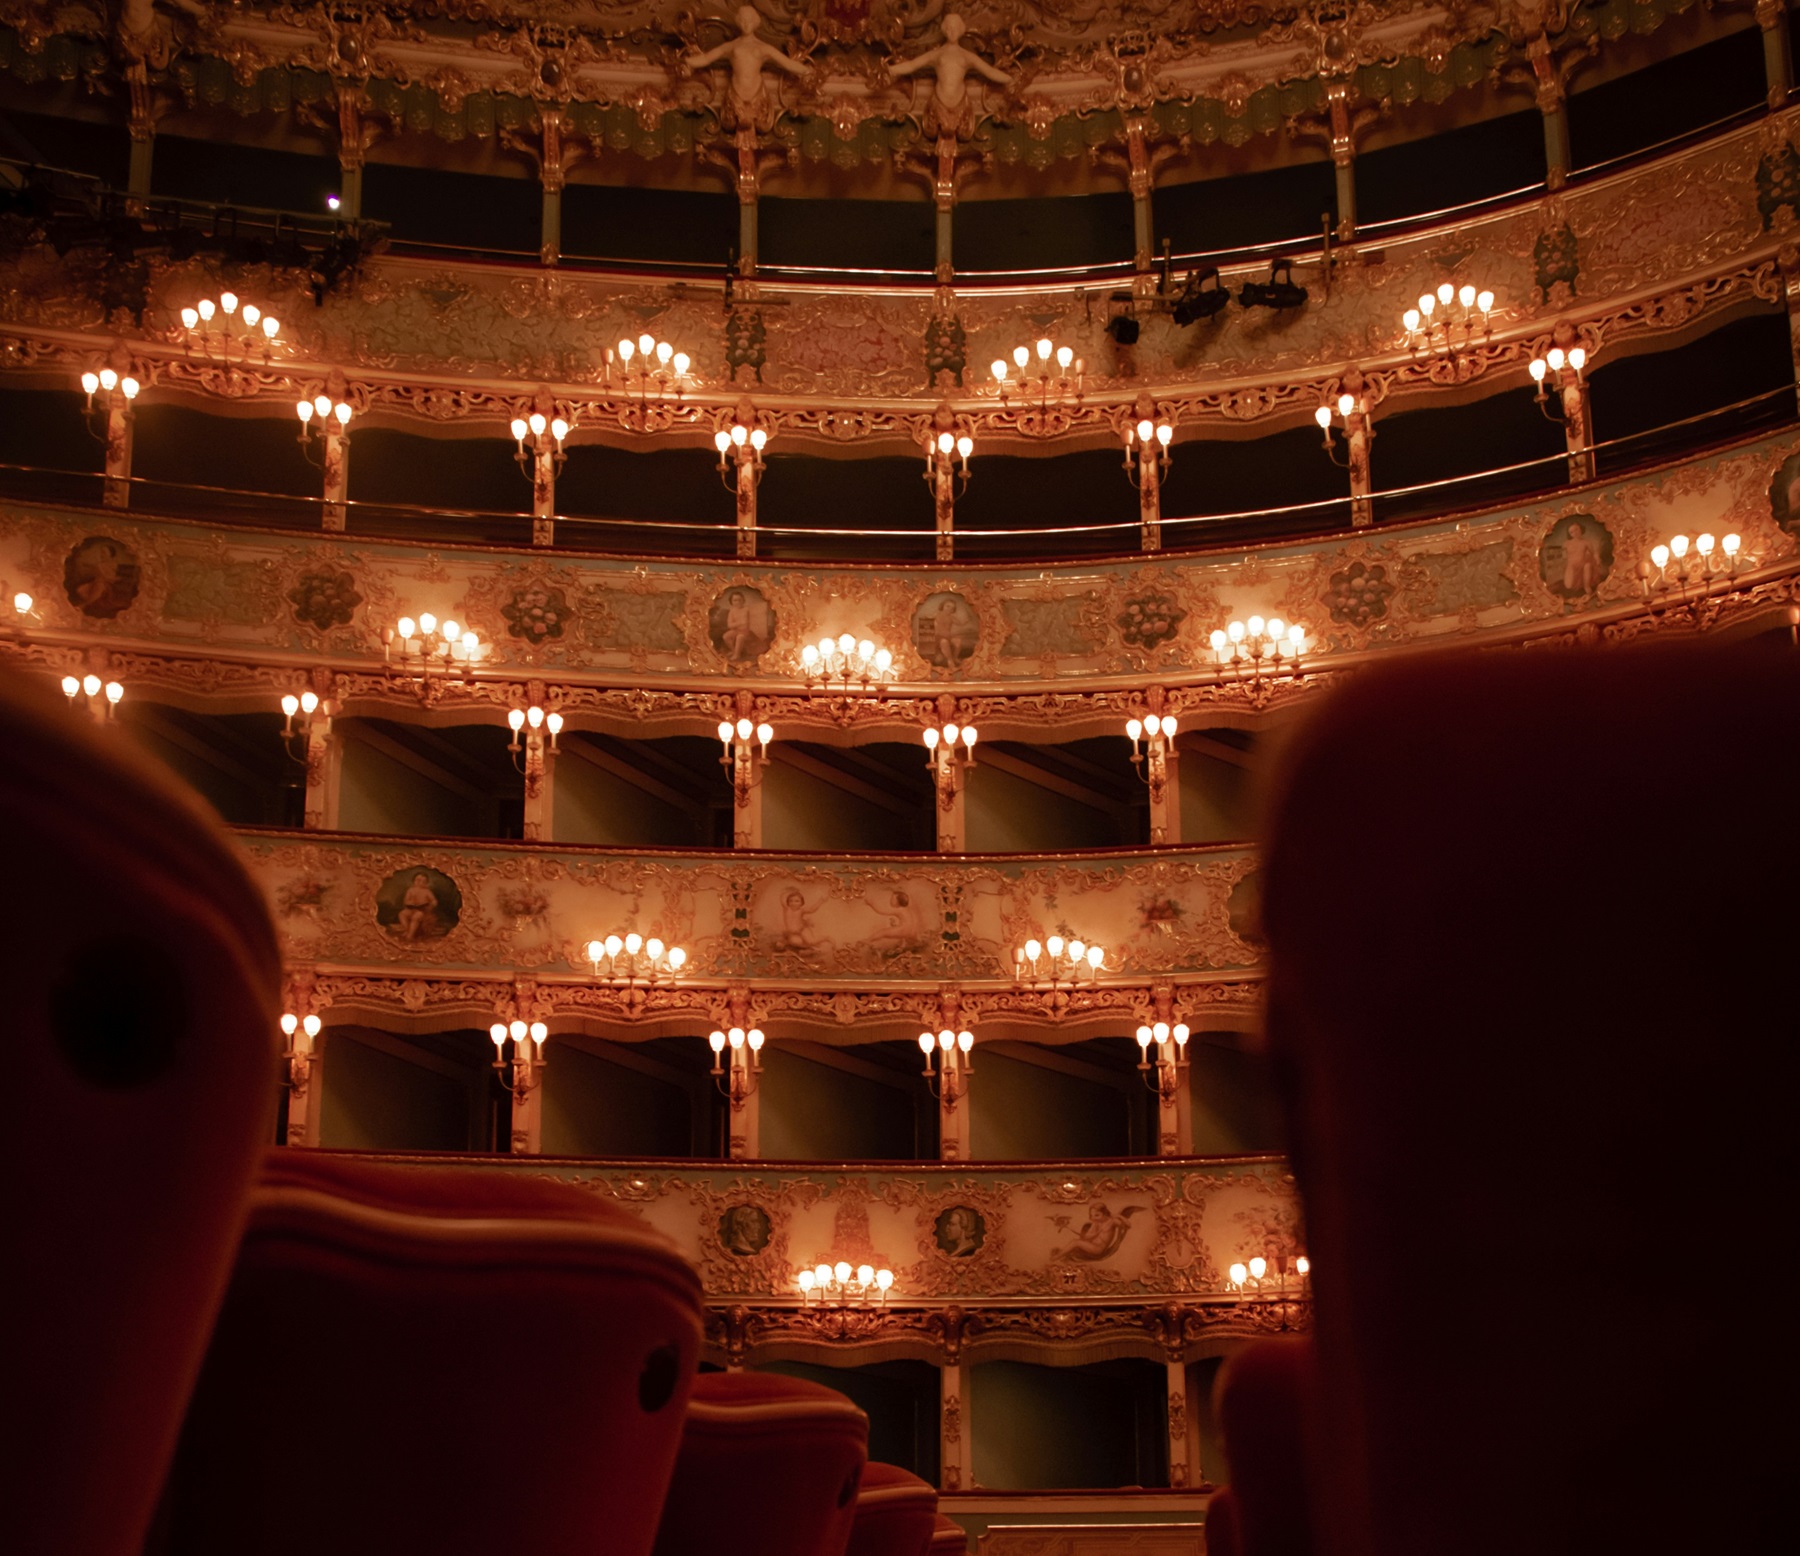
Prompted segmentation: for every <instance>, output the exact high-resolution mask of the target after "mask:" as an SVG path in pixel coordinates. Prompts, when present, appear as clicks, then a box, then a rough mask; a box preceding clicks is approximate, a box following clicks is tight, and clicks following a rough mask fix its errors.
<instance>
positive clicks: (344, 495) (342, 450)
mask: <svg viewBox="0 0 1800 1556" xmlns="http://www.w3.org/2000/svg"><path fill="white" fill-rule="evenodd" d="M294 414H295V415H296V416H298V417H299V418H300V450H301V452H302V453H304V454H305V455H306V457H307V458H308V459H309V460H310V461H312V463H313V464H315V465H317V466H318V467H319V469H320V470H321V471H322V472H323V473H324V477H325V481H324V486H325V506H324V509H323V512H322V515H321V524H322V527H323V528H325V529H328V530H341V529H343V528H344V525H345V523H346V522H347V521H348V518H349V513H350V418H351V416H352V415H353V414H354V412H353V411H352V410H351V406H350V402H349V401H348V400H341V399H337V398H334V397H333V396H332V395H329V394H323V393H321V394H316V395H314V396H313V397H312V398H311V399H310V400H297V401H295V403H294Z"/></svg>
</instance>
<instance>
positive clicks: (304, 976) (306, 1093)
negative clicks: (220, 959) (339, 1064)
mask: <svg viewBox="0 0 1800 1556" xmlns="http://www.w3.org/2000/svg"><path fill="white" fill-rule="evenodd" d="M282 1008H283V1010H285V1011H288V1012H291V1013H292V1014H294V1015H296V1016H299V1017H301V1018H303V1019H304V1018H305V1017H307V1016H313V1015H318V1014H320V1010H319V1005H318V1001H317V998H316V996H315V994H314V985H313V973H312V971H311V970H310V969H296V970H295V971H294V972H293V973H292V974H290V976H289V978H288V986H287V988H286V990H284V991H283V1000H282ZM288 1042H289V1044H290V1046H291V1048H292V1049H293V1052H294V1054H295V1056H296V1057H295V1058H294V1059H291V1060H290V1061H289V1062H288V1072H287V1082H288V1093H287V1132H286V1134H285V1135H283V1136H282V1142H283V1144H286V1145H317V1144H318V1143H319V1093H320V1088H321V1087H322V1086H323V1085H324V1080H325V1074H324V1070H325V1029H324V1028H323V1027H321V1028H320V1029H319V1035H318V1036H317V1037H316V1038H308V1037H307V1036H306V1035H305V1033H304V1030H300V1031H296V1033H295V1034H294V1035H293V1036H292V1037H290V1038H289V1039H288Z"/></svg>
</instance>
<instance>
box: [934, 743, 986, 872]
mask: <svg viewBox="0 0 1800 1556" xmlns="http://www.w3.org/2000/svg"><path fill="white" fill-rule="evenodd" d="M976 738H977V732H976V729H975V726H974V725H973V724H955V723H944V724H932V725H928V726H927V727H926V729H925V731H924V739H925V766H926V767H927V768H928V769H929V770H930V772H931V782H932V786H933V788H934V789H935V790H936V792H937V818H938V825H937V846H938V851H939V852H940V853H957V852H960V851H961V849H962V844H963V827H962V816H961V813H960V809H959V807H960V805H961V803H962V797H963V790H964V788H965V786H966V785H967V783H968V776H969V769H970V768H971V767H973V766H974V765H975V741H976Z"/></svg>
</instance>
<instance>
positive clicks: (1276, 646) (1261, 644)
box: [1210, 616, 1306, 679]
mask: <svg viewBox="0 0 1800 1556" xmlns="http://www.w3.org/2000/svg"><path fill="white" fill-rule="evenodd" d="M1210 641H1211V644H1212V652H1213V658H1214V660H1216V661H1217V662H1218V665H1219V667H1220V669H1221V670H1224V671H1226V672H1229V673H1232V674H1235V675H1237V676H1240V677H1245V678H1249V679H1257V678H1259V677H1262V676H1265V675H1298V674H1299V673H1300V661H1301V658H1302V656H1303V655H1304V654H1305V653H1306V628H1304V627H1303V626H1301V625H1300V624H1299V622H1293V623H1288V622H1285V621H1283V620H1282V619H1281V618H1280V617H1279V616H1272V617H1270V618H1269V619H1268V620H1267V621H1264V620H1263V618H1262V617H1261V616H1252V617H1251V618H1250V619H1249V620H1248V621H1234V622H1232V623H1230V625H1228V626H1225V627H1220V628H1215V629H1214V631H1213V634H1212V638H1211V640H1210Z"/></svg>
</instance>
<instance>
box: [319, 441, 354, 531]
mask: <svg viewBox="0 0 1800 1556" xmlns="http://www.w3.org/2000/svg"><path fill="white" fill-rule="evenodd" d="M322 420H323V423H324V440H325V446H324V460H325V507H324V509H323V512H322V515H321V516H322V519H323V524H324V527H325V528H326V529H328V530H333V531H341V530H342V529H343V528H344V525H345V522H346V520H347V519H348V517H349V513H350V507H349V503H350V430H349V428H348V427H346V426H345V425H344V423H342V422H341V421H339V420H338V419H337V417H335V416H326V417H324V418H322Z"/></svg>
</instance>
